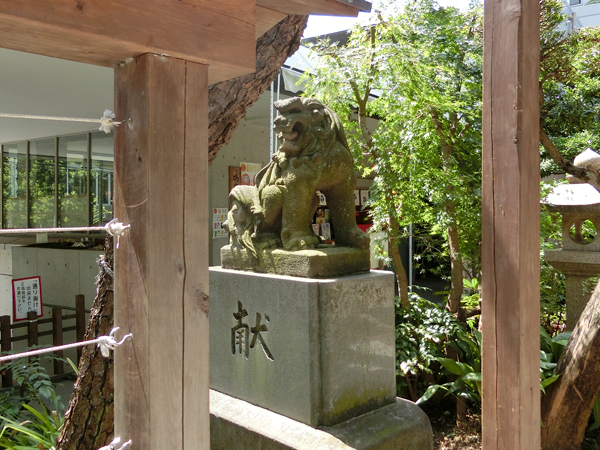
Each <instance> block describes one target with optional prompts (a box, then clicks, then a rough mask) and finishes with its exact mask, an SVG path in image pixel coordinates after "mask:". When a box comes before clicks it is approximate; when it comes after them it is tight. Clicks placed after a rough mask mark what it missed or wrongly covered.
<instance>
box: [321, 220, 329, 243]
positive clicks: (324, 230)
mask: <svg viewBox="0 0 600 450" xmlns="http://www.w3.org/2000/svg"><path fill="white" fill-rule="evenodd" d="M321 231H322V233H323V234H322V236H323V239H325V240H326V241H330V240H331V224H329V223H324V224H321Z"/></svg>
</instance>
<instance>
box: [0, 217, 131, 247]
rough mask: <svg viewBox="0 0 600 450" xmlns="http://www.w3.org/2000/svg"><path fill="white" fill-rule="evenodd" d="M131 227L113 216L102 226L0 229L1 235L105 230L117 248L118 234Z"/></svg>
mask: <svg viewBox="0 0 600 450" xmlns="http://www.w3.org/2000/svg"><path fill="white" fill-rule="evenodd" d="M129 228H131V225H124V224H122V223H121V222H119V219H117V218H114V219H113V220H111V221H110V222H108V223H107V224H106V225H104V226H102V227H60V228H56V227H53V228H8V229H2V230H0V236H1V235H9V234H32V233H35V234H39V233H77V232H89V231H106V232H107V233H108V234H110V235H111V236H112V237H116V238H117V245H116V246H117V248H119V238H120V236H121V235H122V234H123V233H125V231H127V229H129Z"/></svg>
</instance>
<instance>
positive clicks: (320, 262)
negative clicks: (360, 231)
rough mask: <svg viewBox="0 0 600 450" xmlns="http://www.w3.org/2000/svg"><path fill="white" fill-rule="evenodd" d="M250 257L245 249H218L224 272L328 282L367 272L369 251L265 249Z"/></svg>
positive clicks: (226, 246)
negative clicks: (276, 275) (228, 270)
mask: <svg viewBox="0 0 600 450" xmlns="http://www.w3.org/2000/svg"><path fill="white" fill-rule="evenodd" d="M257 256H258V258H254V257H252V255H250V254H249V253H248V250H246V249H240V248H233V247H232V246H231V245H225V246H224V247H222V248H221V265H222V267H224V268H226V269H234V270H253V271H255V272H261V273H273V274H278V275H290V276H294V277H305V278H331V277H339V276H342V275H349V274H357V273H366V272H369V269H370V265H371V261H370V257H369V250H368V249H364V250H360V249H357V248H352V247H332V246H328V247H325V246H323V247H320V248H317V249H314V250H298V251H295V252H290V251H287V250H281V249H267V250H261V251H258V252H257Z"/></svg>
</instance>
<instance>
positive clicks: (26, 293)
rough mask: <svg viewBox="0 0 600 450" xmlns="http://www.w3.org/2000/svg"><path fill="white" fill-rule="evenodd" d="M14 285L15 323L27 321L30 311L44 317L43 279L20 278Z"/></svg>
mask: <svg viewBox="0 0 600 450" xmlns="http://www.w3.org/2000/svg"><path fill="white" fill-rule="evenodd" d="M12 285H13V321H17V320H24V319H27V313H28V312H29V311H35V312H37V315H38V317H39V316H42V315H43V310H42V279H41V277H31V278H19V279H17V280H13V281H12Z"/></svg>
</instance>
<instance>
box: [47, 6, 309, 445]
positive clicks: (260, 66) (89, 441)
mask: <svg viewBox="0 0 600 450" xmlns="http://www.w3.org/2000/svg"><path fill="white" fill-rule="evenodd" d="M307 20H308V16H289V17H287V18H286V19H284V20H282V21H281V22H280V23H278V24H277V25H275V26H274V27H273V28H271V29H270V30H269V31H267V32H266V33H265V34H264V35H262V36H261V37H260V38H259V39H258V40H257V42H256V72H255V73H253V74H250V75H246V76H243V77H239V78H235V79H232V80H227V81H223V82H221V83H216V84H214V85H212V86H210V87H209V124H210V125H209V155H208V158H209V161H212V160H213V159H214V158H215V157H216V155H217V152H218V151H219V149H220V148H221V147H222V146H223V145H225V144H227V142H229V139H230V138H231V134H232V133H233V131H234V130H235V128H236V127H237V125H238V123H239V121H240V120H241V119H242V118H243V117H244V115H245V114H246V110H247V109H248V108H249V107H250V106H252V105H253V104H254V103H255V102H256V100H258V97H259V96H260V95H261V94H262V93H263V92H264V91H265V90H266V88H267V87H268V86H269V83H270V82H271V81H272V80H273V78H274V76H275V75H276V74H277V72H278V71H279V69H280V68H281V65H282V64H283V63H284V62H285V60H286V59H287V58H288V57H289V56H291V55H292V54H293V53H294V52H295V51H296V50H297V49H298V47H299V45H300V39H301V38H302V33H303V32H304V28H305V27H306V22H307ZM112 252H113V250H112V238H107V241H106V243H105V255H104V261H105V263H106V265H104V264H100V275H99V276H98V277H99V284H98V290H97V294H96V298H95V299H94V306H93V310H92V314H91V316H90V322H89V324H88V328H87V331H86V335H85V339H86V340H88V339H93V338H95V337H97V336H99V335H106V334H108V333H110V330H111V329H112V327H113V287H112V286H113V279H112V274H110V275H109V273H111V272H109V271H107V270H106V268H105V267H106V266H108V267H109V268H110V271H112V269H113V256H112V255H113V253H112ZM113 418H114V405H113V358H112V355H111V357H110V358H103V357H102V355H101V354H100V352H99V351H98V349H97V348H96V347H95V346H94V347H91V346H88V347H85V349H84V352H83V356H82V358H81V361H80V364H79V376H78V378H77V382H76V383H75V389H74V392H73V395H72V396H71V401H70V403H69V408H68V410H67V413H66V415H65V424H64V426H63V431H62V433H61V435H60V436H59V438H58V443H57V450H89V449H95V448H99V447H102V446H104V445H108V444H110V442H111V441H112V439H113V432H114V427H113Z"/></svg>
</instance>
